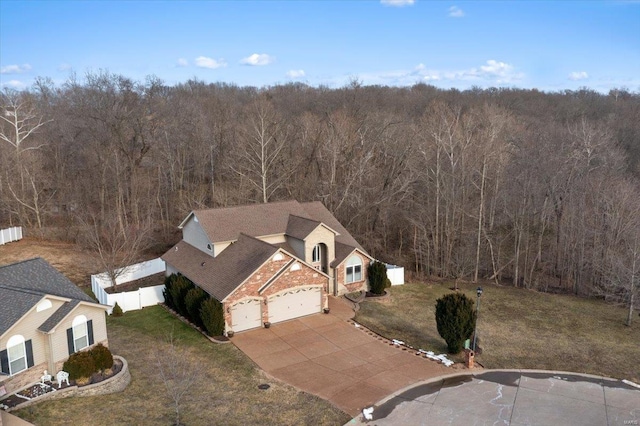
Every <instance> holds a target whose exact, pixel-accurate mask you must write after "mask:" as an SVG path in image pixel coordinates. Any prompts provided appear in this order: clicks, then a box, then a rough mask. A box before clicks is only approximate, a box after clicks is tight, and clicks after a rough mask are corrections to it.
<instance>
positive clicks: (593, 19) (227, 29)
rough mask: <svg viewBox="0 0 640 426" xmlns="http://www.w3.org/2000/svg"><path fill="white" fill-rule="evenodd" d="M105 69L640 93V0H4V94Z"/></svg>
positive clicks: (210, 78)
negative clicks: (41, 79) (38, 81)
mask: <svg viewBox="0 0 640 426" xmlns="http://www.w3.org/2000/svg"><path fill="white" fill-rule="evenodd" d="M98 70H108V71H110V72H112V73H117V74H122V75H124V76H127V77H130V78H133V79H135V80H141V81H143V80H144V78H145V77H146V76H148V75H155V76H157V77H159V78H161V79H162V80H164V81H165V82H166V83H167V84H175V83H179V82H184V81H186V80H187V79H190V78H194V77H195V78H198V79H200V80H203V81H206V82H216V81H220V82H226V83H235V84H238V85H241V86H246V85H251V86H258V87H261V86H266V85H273V84H279V83H288V82H292V81H295V82H303V83H307V84H310V85H313V86H317V85H327V86H329V87H341V86H343V85H345V84H347V83H348V82H349V81H351V80H353V79H358V80H359V81H361V82H362V83H363V84H380V85H389V86H407V85H412V84H415V83H418V82H424V83H428V84H433V85H435V86H438V87H442V88H449V87H456V88H459V89H466V88H469V87H472V86H479V87H492V86H493V87H523V88H538V89H541V90H548V91H555V90H563V89H577V88H579V87H589V88H592V89H595V90H598V91H602V92H606V91H608V90H609V89H611V88H614V87H626V88H628V89H629V90H632V91H640V1H635V0H631V1H609V2H599V1H566V2H561V1H537V2H529V1H496V2H489V1H467V2H464V1H453V2H449V1H424V0H423V1H420V0H415V1H412V0H383V1H373V0H371V1H365V0H361V1H294V0H290V1H277V2H276V1H180V2H178V1H152V0H147V1H61V0H58V1H15V0H0V85H2V86H8V87H15V88H24V87H29V86H31V84H32V83H33V81H34V78H35V77H37V76H42V77H50V78H52V79H53V81H54V82H56V83H59V84H61V83H63V82H64V81H65V80H67V79H68V78H69V76H70V73H71V72H75V73H76V74H77V76H78V77H82V76H83V75H84V74H85V73H87V72H92V71H93V72H95V71H98Z"/></svg>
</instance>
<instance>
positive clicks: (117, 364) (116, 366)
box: [0, 359, 122, 408]
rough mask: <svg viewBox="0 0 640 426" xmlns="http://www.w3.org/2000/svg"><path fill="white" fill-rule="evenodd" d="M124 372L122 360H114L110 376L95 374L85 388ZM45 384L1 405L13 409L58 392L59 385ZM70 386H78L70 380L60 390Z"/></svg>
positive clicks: (3, 401)
mask: <svg viewBox="0 0 640 426" xmlns="http://www.w3.org/2000/svg"><path fill="white" fill-rule="evenodd" d="M121 370H122V362H121V361H120V360H117V359H114V360H113V367H111V373H110V374H104V375H103V374H102V373H95V374H94V375H93V376H91V378H90V379H89V383H87V384H85V385H83V386H87V385H92V384H94V383H100V382H102V381H104V380H107V379H109V378H111V377H113V376H115V375H116V374H118V373H119V372H120V371H121ZM44 384H45V385H46V386H41V384H40V383H39V382H38V383H36V384H34V385H32V386H29V387H28V388H26V389H23V390H21V391H20V392H17V393H14V394H11V395H9V396H8V397H7V398H5V399H3V400H1V401H0V405H5V406H7V407H9V408H13V407H15V406H16V405H19V404H22V403H23V402H27V401H29V400H32V399H34V398H37V397H38V396H42V395H44V394H47V393H49V392H55V391H57V390H58V383H57V382H56V383H52V382H49V381H47V382H44ZM70 386H76V382H75V380H69V384H67V383H66V382H64V383H62V385H61V386H60V390H62V389H65V388H68V387H70ZM18 395H22V396H24V397H26V398H24V397H21V396H18Z"/></svg>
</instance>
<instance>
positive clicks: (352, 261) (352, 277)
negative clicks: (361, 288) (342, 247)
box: [345, 254, 362, 284]
mask: <svg viewBox="0 0 640 426" xmlns="http://www.w3.org/2000/svg"><path fill="white" fill-rule="evenodd" d="M345 275H346V282H347V284H348V283H353V282H356V281H362V259H360V256H357V255H355V254H354V255H353V256H351V257H350V258H349V260H347V264H346V274H345Z"/></svg>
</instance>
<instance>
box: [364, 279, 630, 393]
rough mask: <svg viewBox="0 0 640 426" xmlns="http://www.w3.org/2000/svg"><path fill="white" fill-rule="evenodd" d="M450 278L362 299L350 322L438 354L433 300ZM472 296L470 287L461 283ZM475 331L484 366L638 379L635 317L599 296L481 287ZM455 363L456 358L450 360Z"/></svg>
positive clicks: (443, 349) (441, 344)
mask: <svg viewBox="0 0 640 426" xmlns="http://www.w3.org/2000/svg"><path fill="white" fill-rule="evenodd" d="M451 286H452V285H451V283H443V284H434V283H413V284H405V285H403V286H394V287H392V288H391V289H389V291H390V293H391V297H390V298H389V299H387V300H383V301H369V300H367V301H365V302H364V303H362V304H361V305H360V311H359V312H358V313H357V315H356V318H355V319H356V321H358V322H360V323H362V324H363V325H365V326H367V327H369V328H371V329H373V330H374V331H376V332H378V333H380V334H382V335H384V336H386V337H389V338H397V339H401V340H404V341H405V342H407V343H408V344H409V345H412V346H414V347H419V348H423V349H427V350H433V351H435V352H438V353H444V352H446V350H447V346H446V344H445V342H444V340H443V339H442V338H441V337H440V335H439V334H438V331H437V329H436V321H435V304H436V299H438V298H439V297H441V296H442V295H444V294H446V293H448V292H449V291H451V290H449V287H451ZM460 288H461V291H464V292H465V294H467V295H468V296H469V297H471V298H472V299H473V300H474V301H475V300H476V292H475V288H476V285H474V284H470V283H468V284H467V283H463V284H461V285H460ZM483 289H484V293H483V294H482V297H481V300H480V316H479V320H478V336H479V337H480V340H481V345H480V346H481V347H482V349H483V353H482V354H481V355H479V356H478V357H476V360H477V361H478V362H480V363H481V364H482V365H483V366H485V367H486V368H525V369H545V370H563V371H573V372H578V373H590V374H597V375H602V376H608V377H614V378H620V379H629V380H633V381H635V382H636V383H640V370H639V369H638V359H640V344H639V343H638V342H640V318H634V320H635V323H634V324H633V326H632V327H626V326H625V325H624V320H625V318H626V313H627V311H626V309H624V308H622V307H616V306H612V305H609V304H606V303H604V302H602V301H599V300H591V299H582V298H578V297H574V296H565V295H551V294H544V293H537V292H534V291H529V290H524V289H518V288H512V287H499V286H496V285H493V284H483ZM454 359H455V360H456V361H461V360H462V357H461V356H460V355H458V356H457V357H454Z"/></svg>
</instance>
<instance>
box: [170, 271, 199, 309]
mask: <svg viewBox="0 0 640 426" xmlns="http://www.w3.org/2000/svg"><path fill="white" fill-rule="evenodd" d="M193 287H194V285H193V283H192V282H191V281H189V280H188V279H187V278H186V277H184V276H183V275H177V276H176V279H175V281H174V282H173V283H172V284H171V289H170V290H169V293H170V295H171V301H172V303H173V309H175V310H176V311H177V312H178V313H179V314H180V315H182V316H185V317H188V316H189V312H187V305H186V303H185V302H186V300H185V299H186V297H187V293H188V292H189V290H191V289H192V288H193Z"/></svg>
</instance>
